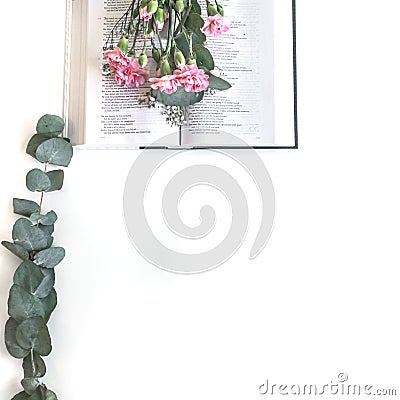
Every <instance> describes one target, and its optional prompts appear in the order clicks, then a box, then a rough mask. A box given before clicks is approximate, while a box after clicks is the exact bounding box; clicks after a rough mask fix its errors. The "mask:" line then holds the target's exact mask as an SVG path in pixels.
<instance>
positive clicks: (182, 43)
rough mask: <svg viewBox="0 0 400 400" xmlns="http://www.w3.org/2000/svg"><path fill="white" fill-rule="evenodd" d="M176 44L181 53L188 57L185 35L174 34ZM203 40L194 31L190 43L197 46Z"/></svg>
mask: <svg viewBox="0 0 400 400" xmlns="http://www.w3.org/2000/svg"><path fill="white" fill-rule="evenodd" d="M175 42H176V45H177V46H178V49H179V50H180V51H181V52H182V53H183V55H184V56H185V57H186V58H188V57H189V54H190V52H189V43H188V41H187V39H186V37H185V34H184V33H180V34H179V35H177V36H176V38H175ZM203 42H204V41H202V40H201V39H200V37H199V36H198V35H196V34H195V33H194V34H193V36H192V43H193V47H195V46H197V45H198V44H203Z"/></svg>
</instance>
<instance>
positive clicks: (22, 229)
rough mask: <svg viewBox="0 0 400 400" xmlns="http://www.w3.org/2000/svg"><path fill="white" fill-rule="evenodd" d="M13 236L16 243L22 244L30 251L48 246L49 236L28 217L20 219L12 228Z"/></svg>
mask: <svg viewBox="0 0 400 400" xmlns="http://www.w3.org/2000/svg"><path fill="white" fill-rule="evenodd" d="M12 238H13V240H14V242H15V243H16V244H20V245H21V246H23V247H25V249H27V250H28V251H32V250H34V251H39V250H43V249H46V248H47V247H48V242H49V240H48V236H47V235H46V234H45V233H44V232H43V231H42V230H41V229H40V228H39V227H37V226H33V225H32V222H31V221H30V220H29V219H26V218H20V219H18V220H17V221H16V222H15V224H14V227H13V230H12Z"/></svg>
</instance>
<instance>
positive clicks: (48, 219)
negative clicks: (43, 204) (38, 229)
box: [29, 211, 58, 226]
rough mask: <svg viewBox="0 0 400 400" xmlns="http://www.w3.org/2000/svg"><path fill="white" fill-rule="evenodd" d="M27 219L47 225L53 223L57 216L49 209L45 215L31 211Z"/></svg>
mask: <svg viewBox="0 0 400 400" xmlns="http://www.w3.org/2000/svg"><path fill="white" fill-rule="evenodd" d="M29 219H30V220H31V221H32V222H34V223H36V222H39V223H40V224H42V225H45V226H47V225H54V223H55V222H56V221H57V219H58V216H57V214H56V213H55V212H54V211H49V212H48V213H47V214H45V215H42V214H39V213H33V214H32V215H31V216H30V218H29Z"/></svg>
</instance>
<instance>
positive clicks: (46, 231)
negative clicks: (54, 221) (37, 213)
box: [39, 224, 54, 247]
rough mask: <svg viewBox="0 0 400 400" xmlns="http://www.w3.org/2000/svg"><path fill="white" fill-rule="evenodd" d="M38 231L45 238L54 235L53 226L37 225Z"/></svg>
mask: <svg viewBox="0 0 400 400" xmlns="http://www.w3.org/2000/svg"><path fill="white" fill-rule="evenodd" d="M39 229H40V230H41V231H42V232H43V233H44V234H45V235H46V236H51V235H52V234H53V233H54V225H41V224H39ZM47 247H50V246H47Z"/></svg>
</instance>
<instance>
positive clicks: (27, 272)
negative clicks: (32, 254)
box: [14, 261, 55, 299]
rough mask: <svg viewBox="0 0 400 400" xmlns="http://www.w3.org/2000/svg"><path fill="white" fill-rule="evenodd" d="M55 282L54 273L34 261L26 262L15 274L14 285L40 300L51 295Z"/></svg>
mask: <svg viewBox="0 0 400 400" xmlns="http://www.w3.org/2000/svg"><path fill="white" fill-rule="evenodd" d="M50 272H53V273H52V274H51V273H50ZM54 282H55V275H54V271H52V270H46V269H42V268H40V267H38V266H37V265H36V264H35V263H33V262H32V261H24V262H23V263H22V264H21V265H20V266H19V267H18V268H17V270H16V271H15V274H14V284H16V285H18V286H21V287H22V288H24V289H25V290H26V291H27V292H28V293H30V294H33V295H34V296H36V297H38V298H40V299H42V298H44V297H47V296H48V295H49V294H50V292H51V291H52V289H53V286H54Z"/></svg>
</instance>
